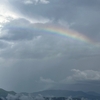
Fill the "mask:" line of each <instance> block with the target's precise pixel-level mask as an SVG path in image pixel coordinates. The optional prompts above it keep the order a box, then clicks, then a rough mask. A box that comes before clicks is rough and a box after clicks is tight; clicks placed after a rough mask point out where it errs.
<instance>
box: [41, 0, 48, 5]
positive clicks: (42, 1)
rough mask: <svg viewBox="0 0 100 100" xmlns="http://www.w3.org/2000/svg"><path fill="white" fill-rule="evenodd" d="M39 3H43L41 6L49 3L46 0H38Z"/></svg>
mask: <svg viewBox="0 0 100 100" xmlns="http://www.w3.org/2000/svg"><path fill="white" fill-rule="evenodd" d="M40 3H43V4H48V3H49V1H48V0H40Z"/></svg>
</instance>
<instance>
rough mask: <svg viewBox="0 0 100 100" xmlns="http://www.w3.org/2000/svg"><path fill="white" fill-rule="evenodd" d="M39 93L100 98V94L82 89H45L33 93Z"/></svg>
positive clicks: (45, 95)
mask: <svg viewBox="0 0 100 100" xmlns="http://www.w3.org/2000/svg"><path fill="white" fill-rule="evenodd" d="M38 94H41V95H43V96H44V97H51V96H53V97H69V96H72V97H74V98H82V97H84V98H89V99H99V100H100V94H98V93H95V92H87V93H86V92H82V91H69V90H45V91H40V92H34V93H33V95H34V96H36V95H38Z"/></svg>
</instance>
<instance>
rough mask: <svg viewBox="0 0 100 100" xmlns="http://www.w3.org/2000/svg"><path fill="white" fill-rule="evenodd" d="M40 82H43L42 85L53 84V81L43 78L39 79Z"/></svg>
mask: <svg viewBox="0 0 100 100" xmlns="http://www.w3.org/2000/svg"><path fill="white" fill-rule="evenodd" d="M40 81H41V82H44V83H55V82H54V81H53V80H51V79H45V78H43V77H40Z"/></svg>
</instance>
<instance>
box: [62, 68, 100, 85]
mask: <svg viewBox="0 0 100 100" xmlns="http://www.w3.org/2000/svg"><path fill="white" fill-rule="evenodd" d="M71 71H72V72H73V75H71V76H68V77H67V78H66V79H64V80H63V81H62V83H75V82H78V81H99V80H100V71H94V70H84V71H81V70H78V69H72V70H71Z"/></svg>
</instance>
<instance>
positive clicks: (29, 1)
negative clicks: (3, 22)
mask: <svg viewBox="0 0 100 100" xmlns="http://www.w3.org/2000/svg"><path fill="white" fill-rule="evenodd" d="M24 3H25V4H33V2H32V1H31V0H25V1H24Z"/></svg>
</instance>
